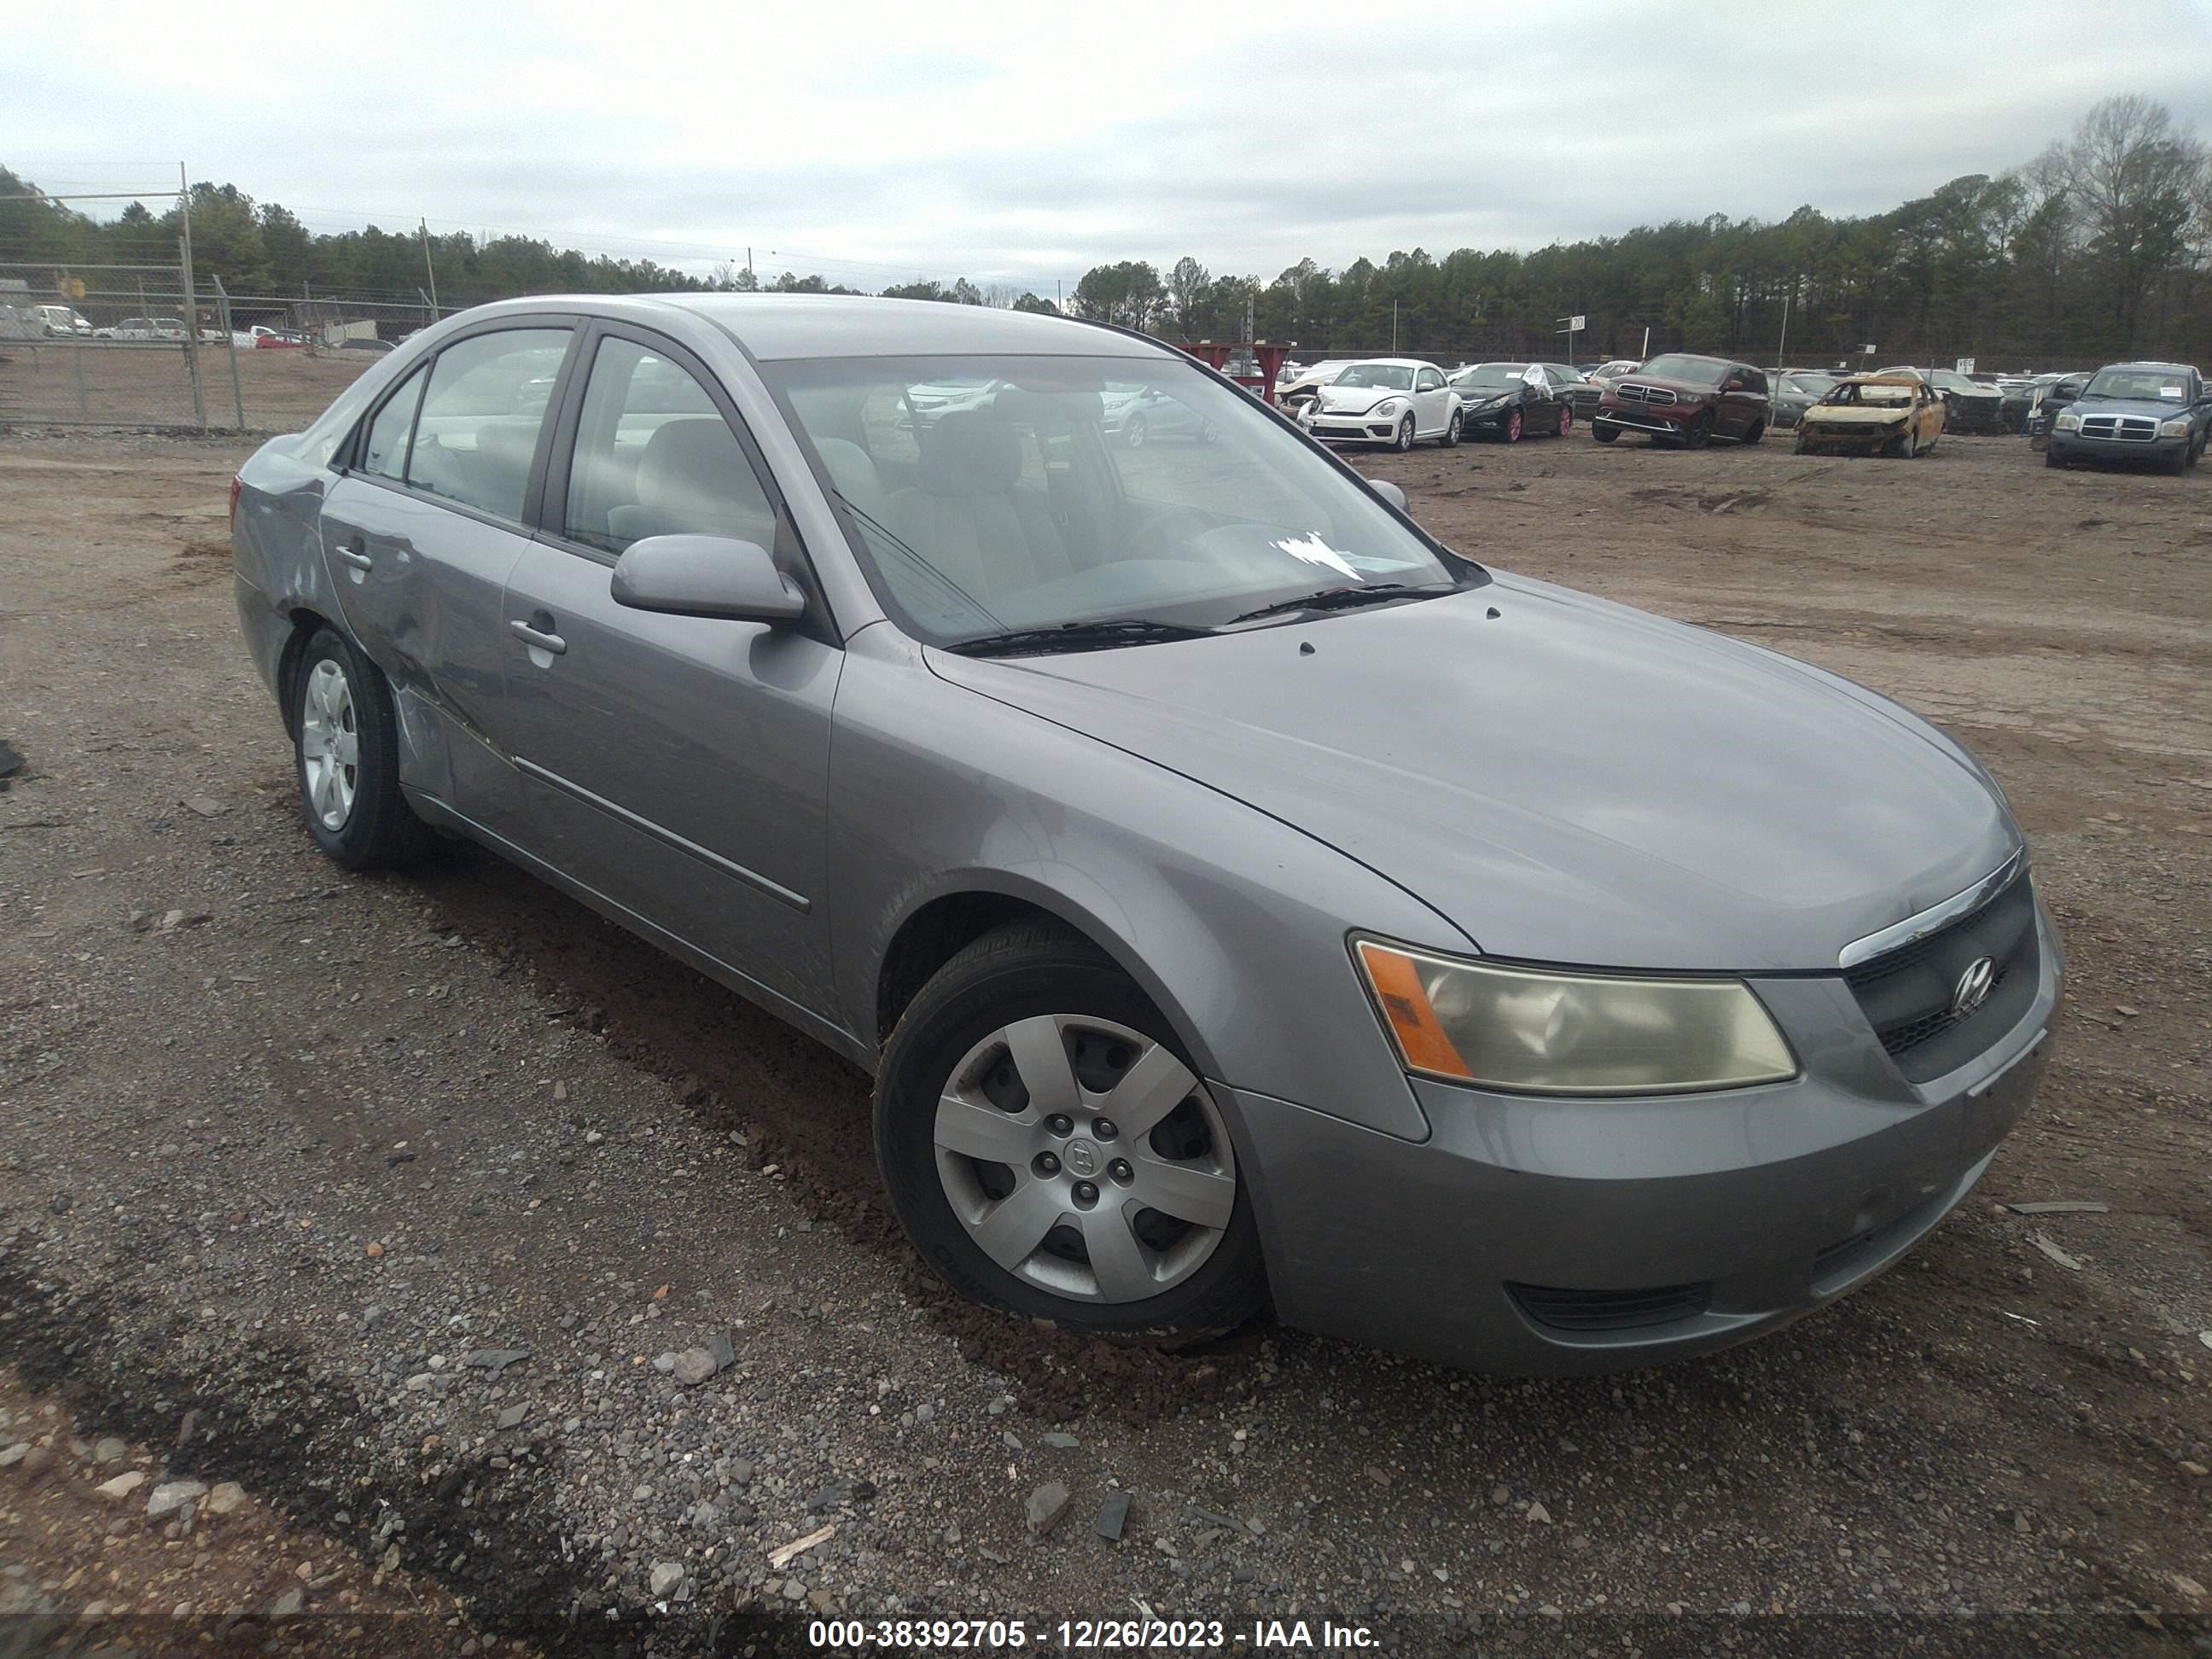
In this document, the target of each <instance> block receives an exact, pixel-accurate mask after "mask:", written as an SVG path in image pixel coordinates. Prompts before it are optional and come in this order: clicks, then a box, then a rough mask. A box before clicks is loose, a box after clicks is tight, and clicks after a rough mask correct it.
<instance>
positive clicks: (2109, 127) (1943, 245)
mask: <svg viewBox="0 0 2212 1659" xmlns="http://www.w3.org/2000/svg"><path fill="white" fill-rule="evenodd" d="M31 191H32V187H31V186H30V185H27V184H26V183H25V182H24V181H23V180H21V179H18V178H17V177H16V175H15V173H11V172H9V170H8V169H7V168H5V167H0V197H15V196H21V195H25V194H28V193H30V192H31ZM178 221H179V211H178V208H177V206H176V204H170V205H169V206H168V207H167V210H166V211H164V212H161V213H156V212H155V211H154V210H151V209H149V208H148V207H147V206H146V205H144V204H142V203H136V202H134V203H132V204H131V205H130V206H129V207H128V208H127V209H126V210H125V211H124V213H123V214H122V215H121V216H119V217H118V218H116V219H113V220H110V221H106V222H96V221H94V219H92V218H91V217H90V216H87V215H85V214H82V213H79V212H76V211H74V210H71V209H70V207H69V206H68V205H67V204H65V203H59V202H52V201H47V200H43V199H34V200H29V201H6V200H0V260H18V261H37V262H42V263H50V264H86V265H89V264H134V263H159V262H161V261H164V260H172V261H173V259H174V258H175V252H174V248H175V238H176V233H177V229H178ZM191 231H192V251H193V264H194V267H195V274H196V275H197V277H198V278H199V280H200V281H201V282H202V283H209V282H210V279H211V278H214V277H216V276H220V277H221V278H222V281H223V283H225V285H226V286H227V287H228V289H229V290H230V291H231V292H232V293H233V294H246V295H284V296H301V297H305V296H307V295H311V294H312V295H317V296H335V295H348V294H351V295H362V296H369V295H375V296H379V297H386V298H392V297H397V298H403V299H404V298H410V297H412V296H413V295H415V294H416V292H417V291H418V290H422V289H428V287H429V286H430V285H431V279H432V276H433V275H434V274H435V287H436V289H437V294H438V298H439V300H440V301H441V303H442V304H443V305H444V306H445V307H447V308H451V307H454V306H459V305H472V304H477V303H479V302H481V301H487V300H493V299H501V298H506V297H508V296H511V295H520V294H531V293H546V292H556V291H569V292H591V293H617V292H636V291H663V292H665V291H695V292H696V291H717V290H720V291H738V292H744V291H750V290H755V289H759V290H763V291H772V292H783V293H834V294H852V293H857V292H860V290H858V289H852V288H848V287H846V286H844V285H842V284H840V283H831V282H829V281H828V280H826V279H825V278H824V277H823V276H819V275H809V276H800V275H799V274H797V273H795V272H793V271H789V270H787V271H784V272H782V273H781V274H780V275H778V276H775V277H774V278H771V279H767V280H763V279H761V278H759V277H758V276H757V275H756V273H754V272H753V271H752V270H749V269H745V268H742V267H737V266H733V265H732V264H722V265H720V266H719V267H717V268H716V269H714V270H712V271H710V272H708V274H706V275H703V276H702V275H698V274H695V273H693V272H690V271H685V270H678V269H677V268H675V267H672V266H669V265H665V264H659V263H657V262H655V261H653V260H650V259H627V258H611V257H608V256H605V255H586V254H584V253H581V252H578V251H576V250H575V249H573V248H566V249H564V248H556V246H553V244H552V243H550V241H547V240H543V239H538V238H531V237H523V236H496V237H487V238H478V237H475V236H471V235H470V234H467V233H465V232H453V233H446V234H437V235H425V234H422V232H420V231H409V230H404V229H403V230H396V231H393V230H384V229H380V228H378V227H376V226H374V225H371V226H368V228H364V229H361V230H348V231H343V232H338V233H334V234H325V233H317V232H313V231H310V230H308V229H307V227H306V226H305V225H303V224H301V222H300V220H299V219H298V218H297V216H295V215H294V214H292V213H291V212H290V211H289V210H287V209H285V208H284V207H283V206H282V205H280V204H276V203H274V202H265V203H256V202H255V201H254V199H253V198H252V197H250V196H248V195H246V193H245V192H243V191H240V190H239V189H238V188H237V187H236V186H235V185H230V184H222V185H215V184H207V183H202V184H196V185H193V186H192V188H191ZM426 261H427V264H426ZM2209 267H2212V152H2208V149H2207V146H2206V145H2205V144H2204V143H2202V142H2200V141H2199V140H2198V139H2197V136H2196V135H2195V133H2194V132H2193V131H2190V130H2189V129H2187V128H2186V127H2185V126H2183V125H2180V124H2179V123H2177V122H2176V121H2175V119H2174V118H2173V116H2172V112H2170V111H2169V110H2167V109H2166V107H2165V106H2163V105H2160V104H2158V103H2156V102H2154V101H2152V100H2148V99H2144V98H2141V97H2136V96H2132V95H2130V96H2122V97H2116V98H2111V99H2107V100H2105V101H2104V102H2102V103H2100V104H2099V105H2098V106H2096V107H2095V108H2093V110H2091V111H2090V112H2088V113H2087V115H2086V116H2084V117H2083V118H2082V119H2081V122H2080V123H2079V124H2078V125H2076V127H2075V130H2074V131H2073V132H2072V133H2071V134H2070V135H2069V137H2066V138H2063V139H2061V140H2057V141H2055V142H2054V143H2051V145H2050V146H2049V147H2048V148H2047V149H2045V150H2044V152H2043V153H2042V154H2041V155H2039V156H2037V157H2036V158H2034V159H2033V161H2028V162H2027V163H2025V164H2023V165H2021V166H2020V167H2015V168H2013V169H2011V170H2010V171H2008V172H2005V173H1997V174H1995V175H1990V174H1984V173H1972V174H1968V175H1966V176H1965V177H1963V178H1959V179H1952V180H1951V181H1950V182H1949V183H1948V184H1945V185H1942V186H1940V187H1939V188H1937V189H1936V190H1935V191H1933V192H1931V193H1930V194H1929V195H1927V196H1924V197H1919V198H1917V200H1913V201H1909V202H1906V203H1905V204H1902V205H1900V206H1899V207H1896V208H1893V209H1892V210H1889V211H1888V212H1887V213H1881V214H1874V215H1869V216H1861V217H1847V216H1832V215H1828V214H1825V213H1822V212H1820V210H1817V209H1814V208H1811V207H1802V208H1800V209H1798V210H1796V212H1795V213H1793V214H1791V215H1790V216H1789V217H1788V218H1786V219H1784V220H1782V221H1780V222H1761V221H1759V220H1757V219H1735V218H1730V217H1729V216H1727V215H1724V214H1714V215H1712V216H1710V217H1707V218H1705V219H1701V220H1697V221H1694V222H1692V221H1673V222H1668V223H1665V224H1661V225H1656V226H1650V225H1647V226H1639V227H1638V228H1635V229H1633V230H1630V231H1628V232H1626V233H1625V234H1621V235H1619V236H1608V237H1601V238H1597V239H1595V240H1584V241H1579V242H1571V243H1566V242H1562V243H1554V244H1553V245H1552V246H1549V247H1545V248H1540V249H1536V250H1534V251H1532V252H1517V251H1515V250H1511V249H1492V250H1487V251H1485V250H1480V249H1474V248H1459V249H1456V250H1454V251H1453V252H1449V253H1447V254H1446V255H1444V256H1443V258H1435V257H1433V256H1431V254H1430V253H1429V252H1426V251H1425V250H1424V249H1421V248H1414V249H1413V250H1412V251H1411V252H1405V251H1400V252H1392V253H1390V254H1389V256H1387V257H1386V258H1384V259H1383V261H1382V262H1381V263H1380V264H1377V263H1376V261H1374V260H1372V259H1370V258H1358V259H1355V260H1353V261H1352V263H1351V264H1348V265H1346V266H1345V267H1344V268H1343V269H1342V270H1329V269H1327V268H1324V267H1323V266H1322V265H1321V264H1318V263H1316V261H1315V260H1313V259H1310V258H1308V259H1301V260H1300V261H1298V263H1297V264H1294V265H1291V267H1289V268H1288V269H1287V270H1284V271H1282V272H1281V273H1280V274H1279V275H1278V276H1274V277H1273V278H1272V279H1263V278H1261V276H1238V275H1223V276H1215V275H1214V274H1212V272H1211V271H1210V270H1208V269H1207V268H1206V266H1205V265H1204V264H1201V263H1200V260H1199V259H1198V258H1196V257H1194V256H1186V257H1185V258H1181V259H1179V260H1177V261H1176V262H1175V263H1174V264H1171V265H1170V266H1169V267H1168V268H1167V270H1166V271H1165V272H1164V274H1163V273H1162V272H1161V271H1160V270H1158V268H1156V267H1155V266H1153V265H1152V264H1150V263H1148V262H1146V261H1143V260H1137V259H1123V260H1117V261H1115V262H1113V263H1110V264H1100V265H1097V266H1094V267H1093V268H1092V269H1091V270H1089V271H1088V272H1086V273H1085V276H1083V278H1082V280H1081V281H1080V282H1079V283H1078V284H1077V286H1076V289H1075V291H1074V293H1073V295H1071V296H1070V299H1069V304H1068V309H1069V310H1070V312H1072V313H1074V314H1077V315H1079V316H1085V317H1090V318H1095V319H1101V320H1104V321H1109V322H1115V323H1119V324H1121V325H1126V326H1128V327H1133V328H1138V329H1142V330H1146V331H1150V332H1152V333H1155V334H1158V335H1161V336H1163V337H1169V338H1179V339H1185V340H1199V339H1213V340H1243V339H1247V338H1252V337H1258V338H1261V339H1271V340H1277V341H1296V342H1297V343H1298V345H1299V347H1300V349H1301V353H1302V355H1304V356H1315V355H1316V354H1319V353H1322V352H1330V353H1335V354H1338V355H1341V354H1343V353H1345V352H1347V351H1359V352H1374V351H1379V350H1383V349H1389V348H1390V347H1392V346H1393V345H1395V346H1396V347H1398V348H1399V349H1403V350H1407V351H1418V352H1420V353H1423V354H1425V355H1429V356H1515V357H1523V356H1545V357H1551V356H1564V355H1565V353H1566V352H1567V350H1568V349H1570V346H1569V343H1568V342H1567V340H1566V339H1565V337H1563V336H1562V335H1561V334H1560V333H1559V326H1560V321H1561V319H1564V318H1565V317H1567V316H1570V315H1581V316H1583V317H1584V318H1586V319H1587V321H1588V328H1587V331H1586V332H1584V333H1583V334H1581V335H1579V336H1578V337H1576V338H1575V339H1574V340H1573V342H1572V343H1571V349H1572V350H1573V351H1574V352H1575V354H1576V355H1577V356H1642V355H1643V354H1644V350H1645V342H1646V339H1647V337H1648V339H1649V343H1650V347H1649V349H1650V350H1653V351H1658V350H1665V349H1688V350H1703V351H1713V352H1724V353H1728V354H1729V355H1733V356H1747V357H1752V358H1755V359H1758V360H1759V361H1766V360H1769V359H1771V358H1772V357H1774V356H1777V355H1778V354H1779V353H1781V352H1782V351H1783V350H1784V329H1785V327H1786V330H1787V339H1788V341H1789V344H1788V347H1787V353H1788V356H1790V358H1792V359H1793V360H1796V361H1807V360H1811V361H1815V362H1821V361H1841V360H1844V359H1849V358H1855V357H1857V356H1860V354H1861V349H1862V347H1863V346H1864V345H1868V344H1871V345H1873V346H1875V350H1876V355H1877V357H1878V359H1879V360H1880V361H1883V362H1891V361H1897V360H1899V359H1904V360H1908V361H1914V362H1930V361H1940V360H1946V359H1948V358H1951V357H1955V356H1973V357H1977V358H1978V359H1982V360H1985V361H1988V362H1990V363H1992V364H1995V363H1996V362H2006V363H2010V364H2017V365H2023V366H2025V365H2029V364H2033V365H2035V366H2044V367H2048V366H2071V365H2072V364H2073V363H2074V362H2090V361H2096V362H2104V361H2111V360H2112V359H2115V358H2120V357H2126V356H2164V357H2173V358H2179V359H2183V360H2187V361H2200V362H2201V361H2204V360H2206V359H2208V358H2212V269H2209ZM881 291H882V292H883V293H884V294H887V295H893V296H896V297H901V298H911V299H923V300H937V301H946V302H949V303H955V304H969V305H995V306H1002V307H1012V308H1015V309H1020V310H1035V311H1048V312H1049V311H1052V310H1054V309H1055V307H1054V304H1053V302H1052V301H1049V300H1044V299H1041V298H1039V297H1038V296H1037V295H1035V294H1033V293H1030V292H1028V291H1026V290H1024V289H1018V288H1012V287H993V286H983V285H979V284H977V283H973V282H970V281H969V280H968V279H967V278H966V277H960V278H957V279H955V280H954V281H953V282H951V283H949V284H948V283H941V282H939V281H935V280H921V281H916V282H912V283H898V284H895V285H893V286H891V287H889V288H886V289H883V290H881Z"/></svg>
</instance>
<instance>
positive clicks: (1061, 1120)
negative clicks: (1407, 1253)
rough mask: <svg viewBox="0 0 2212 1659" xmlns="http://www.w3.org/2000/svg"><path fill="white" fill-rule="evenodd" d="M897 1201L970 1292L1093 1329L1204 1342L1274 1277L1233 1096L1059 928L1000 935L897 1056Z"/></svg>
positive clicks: (979, 947)
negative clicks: (1239, 1156) (1236, 1140)
mask: <svg viewBox="0 0 2212 1659" xmlns="http://www.w3.org/2000/svg"><path fill="white" fill-rule="evenodd" d="M876 1145H877V1153H878V1158H879V1160H880V1162H881V1164H882V1167H883V1173H884V1183H885V1185H886V1187H887V1188H889V1190H890V1199H891V1203H892V1206H893V1207H894V1208H895V1209H896V1211H897V1212H898V1216H899V1219H900V1220H901V1222H902V1223H903V1224H904V1225H905V1227H906V1230H907V1232H908V1236H909V1237H912V1239H913V1240H914V1242H915V1246H916V1247H917V1248H918V1249H920V1250H921V1254H922V1255H924V1256H925V1257H926V1258H927V1260H928V1261H929V1263H930V1265H931V1266H932V1267H933V1268H935V1269H936V1271H937V1272H938V1273H939V1274H941V1275H942V1276H943V1277H944V1278H945V1280H946V1281H947V1282H948V1283H950V1284H951V1285H952V1286H953V1287H954V1288H955V1289H956V1290H958V1291H962V1292H963V1293H964V1294H966V1295H969V1296H971V1297H975V1298H976V1299H978V1300H980V1301H984V1302H988V1303H992V1304H995V1305H997V1306H1000V1307H1002V1308H1006V1309H1010V1310H1012V1311H1014V1312H1016V1313H1018V1314H1023V1315H1026V1316H1030V1317H1033V1318H1045V1319H1054V1320H1058V1321H1060V1322H1063V1323H1066V1324H1069V1325H1074V1326H1079V1327H1083V1328H1087V1329H1092V1330H1099V1331H1107V1332H1125V1333H1133V1332H1139V1331H1157V1332H1165V1333H1170V1334H1177V1335H1182V1336H1186V1337H1188V1336H1195V1335H1200V1334H1207V1333H1211V1332H1217V1331H1222V1330H1227V1329H1230V1328H1234V1327H1235V1326H1237V1325H1238V1324H1241V1323H1242V1322H1243V1321H1244V1320H1245V1319H1247V1318H1249V1316H1251V1315H1252V1314H1253V1313H1254V1312H1255V1311H1256V1310H1258V1308H1259V1306H1260V1304H1261V1300H1262V1297H1263V1294H1264V1289H1265V1275H1264V1273H1263V1270H1262V1267H1261V1259H1260V1245H1259V1235H1258V1231H1257V1229H1256V1228H1255V1225H1254V1222H1253V1218H1252V1211H1251V1205H1250V1202H1249V1200H1248V1199H1247V1197H1246V1196H1245V1194H1244V1192H1243V1186H1242V1183H1241V1181H1240V1179H1239V1173H1238V1170H1237V1161H1236V1157H1235V1154H1234V1152H1232V1150H1231V1142H1230V1137H1229V1133H1228V1130H1227V1127H1226V1125H1225V1121H1224V1120H1223V1117H1222V1114H1221V1111H1220V1109H1219V1106H1218V1103H1216V1102H1215V1101H1214V1099H1213V1097H1212V1095H1211V1093H1210V1092H1209V1091H1208V1090H1207V1089H1206V1085H1205V1084H1203V1083H1202V1082H1200V1079H1199V1078H1198V1075H1197V1073H1196V1072H1195V1070H1194V1068H1193V1067H1192V1066H1191V1065H1190V1063H1189V1062H1188V1060H1187V1059H1186V1058H1185V1057H1184V1056H1183V1054H1182V1053H1181V1052H1180V1049H1179V1046H1178V1045H1177V1044H1176V1041H1175V1039H1174V1037H1173V1036H1172V1034H1171V1032H1170V1028H1169V1026H1168V1024H1167V1022H1166V1021H1165V1020H1164V1019H1163V1018H1161V1016H1160V1014H1159V1012H1158V1010H1157V1009H1156V1008H1154V1007H1153V1006H1152V1002H1151V1000H1149V999H1148V998H1147V997H1146V995H1145V994H1144V992H1143V991H1142V989H1141V988H1139V986H1138V985H1137V983H1136V981H1133V980H1132V979H1131V978H1129V976H1128V975H1126V974H1124V973H1122V972H1121V969H1119V968H1118V967H1117V966H1115V963H1113V962H1112V961H1111V960H1110V959H1109V957H1106V956H1105V954H1104V953H1103V952H1102V951H1098V950H1097V948H1096V947H1094V946H1093V945H1091V944H1090V943H1089V941H1087V940H1085V939H1083V938H1081V937H1080V936H1079V935H1077V934H1075V933H1072V932H1070V931H1068V930H1067V929H1066V928H1063V927H1060V926H1059V925H1058V924H1057V923H1053V922H1048V921H1035V922H1018V923H1016V924H1014V925H1012V926H1011V927H1005V928H1001V929H1000V930H999V931H998V932H996V933H991V934H988V935H987V936H986V937H984V938H983V939H979V940H977V941H976V942H975V944H974V945H969V947H968V948H967V949H966V950H964V951H962V952H960V954H959V955H958V956H957V957H954V958H953V959H952V960H951V962H949V963H946V964H945V966H944V967H943V968H942V969H939V971H938V973H937V974H936V975H934V976H933V978H932V979H931V980H930V981H929V983H928V984H927V985H926V986H925V987H922V990H921V994H919V995H917V996H916V997H915V1000H914V1002H913V1004H912V1005H911V1006H909V1007H908V1010H907V1012H906V1013H905V1015H904V1016H903V1017H902V1018H901V1019H900V1021H899V1023H898V1027H897V1029H896V1030H895V1031H893V1032H892V1034H891V1038H890V1042H889V1043H888V1044H886V1045H885V1047H884V1063H883V1069H882V1073H881V1074H880V1076H879V1078H878V1083H877V1090H876Z"/></svg>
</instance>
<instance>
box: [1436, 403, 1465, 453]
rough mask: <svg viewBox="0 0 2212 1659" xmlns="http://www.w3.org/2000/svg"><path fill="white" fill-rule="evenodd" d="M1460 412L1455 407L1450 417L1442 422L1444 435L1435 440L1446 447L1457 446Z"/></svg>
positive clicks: (1453, 447) (1454, 447) (1455, 447)
mask: <svg viewBox="0 0 2212 1659" xmlns="http://www.w3.org/2000/svg"><path fill="white" fill-rule="evenodd" d="M1460 412H1461V411H1459V410H1456V409H1455V410H1452V415H1451V419H1449V421H1446V422H1444V435H1443V437H1441V438H1439V439H1437V443H1439V444H1440V445H1442V446H1443V447H1444V448H1446V449H1457V448H1458V447H1459V417H1460Z"/></svg>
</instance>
